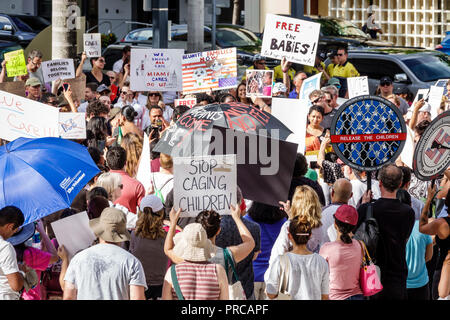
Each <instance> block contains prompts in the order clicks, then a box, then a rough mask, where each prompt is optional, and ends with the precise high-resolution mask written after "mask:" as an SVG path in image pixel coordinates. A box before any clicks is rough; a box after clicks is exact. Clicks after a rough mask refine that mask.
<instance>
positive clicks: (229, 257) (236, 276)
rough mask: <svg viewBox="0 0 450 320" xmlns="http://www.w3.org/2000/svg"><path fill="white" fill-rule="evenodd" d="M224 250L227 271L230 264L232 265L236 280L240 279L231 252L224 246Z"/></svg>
mask: <svg viewBox="0 0 450 320" xmlns="http://www.w3.org/2000/svg"><path fill="white" fill-rule="evenodd" d="M222 250H223V256H224V258H225V268H226V270H227V272H228V265H230V266H231V270H232V271H233V275H234V278H235V279H236V281H239V278H238V275H237V272H236V269H235V268H234V263H233V259H231V254H230V252H229V251H228V248H223V249H222Z"/></svg>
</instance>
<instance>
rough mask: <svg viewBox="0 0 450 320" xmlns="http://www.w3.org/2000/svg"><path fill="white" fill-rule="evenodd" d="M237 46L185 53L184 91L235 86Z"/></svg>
mask: <svg viewBox="0 0 450 320" xmlns="http://www.w3.org/2000/svg"><path fill="white" fill-rule="evenodd" d="M237 85H238V82H237V63H236V48H227V49H222V50H214V51H206V52H197V53H189V54H185V55H183V93H184V94H186V93H194V92H206V91H209V90H222V89H230V88H235V87H236V86H237Z"/></svg>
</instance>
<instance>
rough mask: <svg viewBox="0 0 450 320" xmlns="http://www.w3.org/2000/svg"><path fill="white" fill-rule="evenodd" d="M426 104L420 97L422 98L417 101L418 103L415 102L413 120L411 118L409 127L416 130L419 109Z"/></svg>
mask: <svg viewBox="0 0 450 320" xmlns="http://www.w3.org/2000/svg"><path fill="white" fill-rule="evenodd" d="M424 104H425V100H424V99H420V100H418V101H416V103H414V107H413V112H412V116H411V120H409V127H410V128H411V130H414V128H415V126H416V124H417V117H418V116H419V110H420V108H422V107H423V105H424Z"/></svg>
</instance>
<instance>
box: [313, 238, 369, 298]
mask: <svg viewBox="0 0 450 320" xmlns="http://www.w3.org/2000/svg"><path fill="white" fill-rule="evenodd" d="M319 254H320V255H321V256H322V257H323V258H325V260H327V262H328V266H329V268H330V294H329V295H330V300H344V299H347V298H349V297H351V296H354V295H357V294H362V291H361V287H360V285H359V271H360V267H361V262H362V251H361V246H360V244H359V243H358V241H357V240H354V239H353V242H352V243H351V244H345V243H343V242H341V241H334V242H326V243H325V244H323V245H322V247H321V248H320V252H319Z"/></svg>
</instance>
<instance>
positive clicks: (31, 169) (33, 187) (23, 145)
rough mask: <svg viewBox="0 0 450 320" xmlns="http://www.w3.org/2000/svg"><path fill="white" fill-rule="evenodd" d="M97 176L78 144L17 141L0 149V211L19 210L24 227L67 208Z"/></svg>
mask: <svg viewBox="0 0 450 320" xmlns="http://www.w3.org/2000/svg"><path fill="white" fill-rule="evenodd" d="M97 173H99V169H98V168H97V166H96V164H95V163H94V161H93V160H92V158H91V156H90V154H89V152H88V151H87V148H86V147H84V146H82V145H80V144H78V143H75V142H72V141H70V140H64V139H60V138H39V139H30V138H18V139H16V140H14V141H12V142H10V143H8V144H7V145H4V146H2V147H0V208H3V207H5V206H8V205H13V206H16V207H18V208H20V209H21V210H22V212H23V214H24V216H25V222H24V225H26V224H27V223H30V222H33V221H36V220H39V219H40V218H42V217H45V216H47V215H49V214H51V213H53V212H55V211H58V210H61V209H65V208H68V207H70V204H71V203H72V201H73V199H74V198H75V196H76V195H77V194H78V193H79V192H80V191H81V189H82V188H83V187H84V186H85V185H86V184H87V183H88V182H89V180H91V178H92V177H94V176H95V175H96V174H97Z"/></svg>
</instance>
